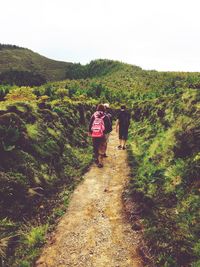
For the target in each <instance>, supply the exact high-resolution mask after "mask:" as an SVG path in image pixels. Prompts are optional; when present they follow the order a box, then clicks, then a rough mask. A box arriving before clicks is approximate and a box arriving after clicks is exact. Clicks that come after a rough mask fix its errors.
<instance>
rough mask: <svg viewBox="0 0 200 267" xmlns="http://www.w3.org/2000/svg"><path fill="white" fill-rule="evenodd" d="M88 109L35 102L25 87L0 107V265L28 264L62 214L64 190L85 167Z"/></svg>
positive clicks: (73, 104)
mask: <svg viewBox="0 0 200 267" xmlns="http://www.w3.org/2000/svg"><path fill="white" fill-rule="evenodd" d="M16 99H17V101H16ZM90 110H92V105H91V104H87V103H84V104H82V103H80V102H77V101H74V102H73V101H68V102H66V101H60V100H56V101H54V102H53V101H52V102H50V101H49V103H48V104H46V103H45V101H43V99H41V101H40V100H39V101H36V96H35V95H34V94H33V93H32V89H30V88H25V87H24V88H17V89H14V90H13V91H12V93H11V94H10V95H9V96H8V98H7V100H6V101H4V102H3V103H2V106H1V111H0V159H1V160H0V257H1V260H2V266H9V267H10V266H31V265H32V263H33V261H34V259H35V258H36V257H37V255H38V253H39V247H40V246H41V245H42V244H43V243H44V240H45V234H46V232H47V229H48V228H49V227H51V225H52V223H53V222H55V220H56V219H57V218H58V217H59V216H60V215H62V214H63V212H64V210H65V208H66V206H67V204H68V197H69V194H70V192H71V191H72V190H73V188H74V186H75V185H76V184H77V183H78V181H80V180H81V177H82V174H83V172H85V170H86V169H87V168H88V166H89V165H90V163H91V159H92V153H91V147H90V145H89V141H90V140H89V139H88V138H87V124H88V123H87V120H88V119H89V117H90V114H91V111H90ZM63 188H65V190H64V192H63ZM0 266H1V264H0Z"/></svg>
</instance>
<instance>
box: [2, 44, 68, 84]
mask: <svg viewBox="0 0 200 267" xmlns="http://www.w3.org/2000/svg"><path fill="white" fill-rule="evenodd" d="M68 66H69V63H66V62H61V61H56V60H52V59H49V58H46V57H44V56H41V55H39V54H38V53H35V52H33V51H31V50H29V49H26V48H21V47H16V46H14V47H13V46H9V45H0V80H3V78H4V79H7V82H8V83H12V76H13V73H15V75H17V74H16V72H20V73H21V74H23V73H26V74H27V72H29V73H31V74H32V75H39V77H41V78H43V81H42V82H41V83H44V82H46V81H57V80H62V79H64V78H66V74H65V73H66V69H67V67H68ZM17 77H18V80H20V76H19V74H18V76H17ZM22 79H23V76H22V75H21V80H22ZM30 85H31V84H30Z"/></svg>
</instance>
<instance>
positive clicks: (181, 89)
mask: <svg viewBox="0 0 200 267" xmlns="http://www.w3.org/2000/svg"><path fill="white" fill-rule="evenodd" d="M7 48H8V47H7V46H6V47H2V48H0V53H1V52H4V51H7V50H8V49H7ZM17 51H18V52H19V51H20V53H23V54H24V53H25V54H26V53H29V50H27V49H23V48H18V47H9V53H11V54H12V53H14V52H17ZM10 64H11V63H10ZM63 64H64V63H63ZM66 64H67V63H66ZM13 66H14V65H13ZM65 74H66V77H67V78H68V79H63V80H62V81H53V82H48V83H45V84H42V85H41V86H34V87H33V88H30V87H28V86H26V87H25V86H24V87H18V86H9V85H0V158H1V161H0V185H1V194H0V204H1V205H0V225H1V229H0V258H1V259H2V258H4V257H5V255H6V256H7V259H6V260H4V261H5V262H6V264H7V265H5V266H33V265H32V263H33V262H34V261H35V260H36V258H37V257H38V255H39V253H40V250H39V248H40V247H41V246H42V245H43V243H44V242H45V233H46V231H47V228H50V229H51V227H52V224H53V222H54V221H55V219H56V218H58V217H60V216H62V215H63V213H64V211H65V210H66V207H67V205H68V203H69V195H70V192H71V191H73V189H74V187H75V185H76V184H77V183H78V181H80V180H81V175H82V174H83V173H84V171H85V170H86V168H87V167H88V165H89V164H90V163H91V161H92V147H91V140H90V139H89V138H88V136H87V127H88V120H89V118H90V116H91V114H92V112H93V111H94V110H95V106H96V105H97V104H98V103H102V102H105V101H106V102H109V103H110V104H111V108H112V112H113V115H114V119H115V115H116V112H117V110H118V109H119V107H120V104H121V103H126V104H127V107H128V108H129V111H130V113H131V118H132V121H131V127H130V131H129V134H130V135H129V146H128V151H127V152H128V155H129V165H130V167H131V175H130V183H129V185H128V188H127V190H126V193H125V194H124V197H125V198H126V199H128V201H130V202H132V203H133V205H132V206H133V210H130V218H131V219H132V228H133V229H134V230H135V231H137V232H138V235H140V236H141V238H142V240H143V242H142V244H141V246H140V247H141V250H142V249H143V248H144V253H143V254H144V255H145V257H146V258H147V262H148V263H150V264H151V265H149V266H159V267H162V266H166V267H171V266H173V267H183V266H184V267H190V266H192V267H197V266H199V264H200V254H199V248H200V243H199V234H200V228H199V220H200V217H199V215H200V198H199V185H200V184H199V166H200V154H199V153H200V150H199V148H200V134H199V133H200V121H199V118H200V116H199V115H200V91H199V89H200V73H185V72H158V71H154V70H152V71H145V70H142V69H141V68H140V67H137V66H132V65H129V64H124V63H121V62H118V61H112V60H103V59H99V60H94V61H92V62H90V63H89V64H87V65H85V66H82V65H80V64H72V63H69V64H68V69H67V70H66V72H65ZM116 146H117V144H116ZM116 146H115V147H116ZM63 187H64V191H63ZM59 205H60V206H59ZM30 207H31V208H30ZM38 211H39V212H38ZM16 241H17V242H18V243H19V245H18V246H16V244H17V242H16ZM15 246H16V247H15ZM146 248H147V249H146ZM16 263H17V264H18V263H20V264H21V265H20V264H18V265H16ZM0 266H1V265H0Z"/></svg>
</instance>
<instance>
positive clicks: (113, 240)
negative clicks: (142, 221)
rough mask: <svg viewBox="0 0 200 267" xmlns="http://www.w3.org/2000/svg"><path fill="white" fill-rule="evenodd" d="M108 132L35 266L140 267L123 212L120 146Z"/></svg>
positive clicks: (124, 178) (123, 167)
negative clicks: (99, 157) (102, 154)
mask: <svg viewBox="0 0 200 267" xmlns="http://www.w3.org/2000/svg"><path fill="white" fill-rule="evenodd" d="M117 144H118V140H117V136H116V133H114V131H113V133H112V135H111V137H110V142H109V146H108V153H107V154H108V156H109V157H108V158H106V159H105V160H104V168H102V169H99V168H97V167H96V166H95V165H93V166H92V167H91V169H90V171H89V172H88V173H86V174H85V177H84V181H83V182H82V183H81V184H80V185H79V186H78V187H77V189H76V190H75V192H74V194H73V197H72V199H71V202H70V205H69V209H68V211H67V213H66V215H64V216H63V218H62V219H61V221H60V223H59V225H58V227H57V230H56V233H55V236H54V238H53V240H52V241H51V242H50V243H51V244H47V246H46V248H45V249H44V251H43V254H42V255H41V257H40V259H39V260H38V261H37V263H36V266H37V267H66V266H68V267H140V266H142V264H141V262H140V258H139V256H138V255H137V252H136V250H137V246H136V238H135V236H134V232H133V230H132V229H131V226H130V224H129V223H128V222H127V221H126V219H125V218H124V215H123V206H122V199H121V196H122V192H123V189H124V186H125V185H126V183H127V181H128V174H129V168H128V166H127V153H126V151H122V150H118V149H117V148H116V146H117Z"/></svg>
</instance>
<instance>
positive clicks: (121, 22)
mask: <svg viewBox="0 0 200 267" xmlns="http://www.w3.org/2000/svg"><path fill="white" fill-rule="evenodd" d="M0 8H1V9H0V11H1V12H0V43H6V44H15V45H19V46H23V47H26V48H29V49H31V50H33V51H35V52H38V53H40V54H42V55H44V56H46V57H49V58H52V59H56V60H62V61H68V62H69V61H70V62H80V63H82V64H86V63H89V62H90V61H91V60H94V59H98V58H103V59H105V58H107V59H114V60H120V61H122V62H125V63H130V64H133V65H138V66H140V67H142V68H143V69H155V70H167V71H174V70H177V71H199V72H200V15H199V13H200V1H199V0H187V1H186V0H0Z"/></svg>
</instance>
